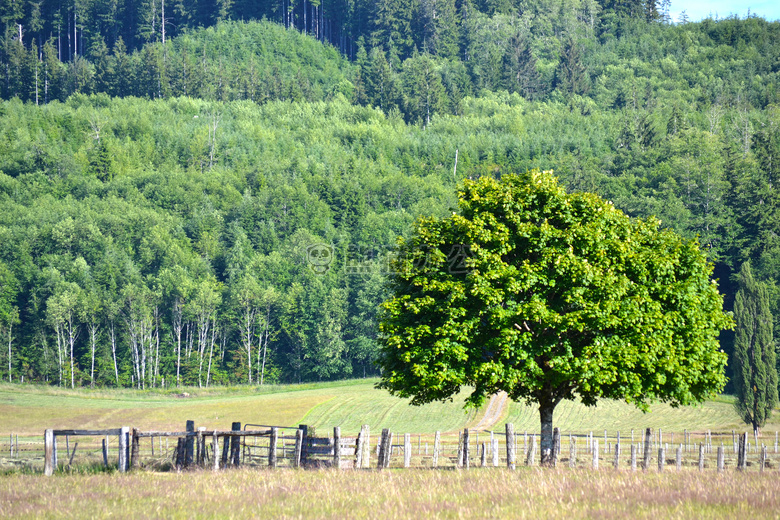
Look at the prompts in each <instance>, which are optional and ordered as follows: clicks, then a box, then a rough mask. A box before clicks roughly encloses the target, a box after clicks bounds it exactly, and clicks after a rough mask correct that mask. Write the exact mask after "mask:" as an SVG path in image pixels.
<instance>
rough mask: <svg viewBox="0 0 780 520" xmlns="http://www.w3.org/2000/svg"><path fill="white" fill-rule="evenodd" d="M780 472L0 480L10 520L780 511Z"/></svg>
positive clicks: (530, 471)
mask: <svg viewBox="0 0 780 520" xmlns="http://www.w3.org/2000/svg"><path fill="white" fill-rule="evenodd" d="M779 477H780V476H779V475H778V474H777V472H776V471H773V472H765V473H763V474H759V473H757V472H747V473H738V472H735V471H730V472H726V473H724V474H718V473H717V472H714V471H708V472H705V473H699V472H697V471H695V470H684V471H681V472H679V473H678V472H674V471H668V472H666V473H664V474H658V473H655V472H649V473H647V474H644V473H641V472H640V473H630V472H628V471H620V472H616V471H614V470H611V469H603V470H601V471H592V470H569V469H568V468H560V469H557V470H547V469H538V468H522V469H520V470H518V471H516V472H510V471H508V470H505V469H483V470H469V471H452V470H438V471H436V470H389V471H387V470H386V471H373V470H372V471H345V472H337V471H333V470H319V471H295V470H277V471H270V470H237V471H224V472H219V473H211V472H208V471H195V472H190V473H181V474H176V473H171V474H161V473H145V472H137V473H131V474H127V475H119V474H104V475H92V476H84V475H59V476H55V477H51V478H46V477H43V476H29V475H14V476H6V477H3V478H0V516H3V517H5V518H20V519H23V518H106V517H116V516H122V517H125V518H339V519H341V518H356V519H358V518H387V519H395V518H398V519H402V518H414V519H419V518H425V519H426V520H427V519H438V518H598V519H605V518H606V519H609V518H653V519H656V518H696V519H699V518H724V519H725V518H728V519H733V518H735V517H741V518H750V519H751V520H752V519H758V518H777V517H778V514H779V513H778V512H780V478H779Z"/></svg>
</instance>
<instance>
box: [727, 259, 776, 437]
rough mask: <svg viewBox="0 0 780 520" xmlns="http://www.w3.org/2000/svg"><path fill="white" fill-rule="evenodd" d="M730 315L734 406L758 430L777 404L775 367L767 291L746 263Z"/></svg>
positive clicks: (740, 274) (741, 270)
mask: <svg viewBox="0 0 780 520" xmlns="http://www.w3.org/2000/svg"><path fill="white" fill-rule="evenodd" d="M734 317H735V319H736V322H737V329H736V336H735V338H734V388H735V389H736V394H737V401H736V403H735V407H736V409H737V412H738V413H739V416H740V417H741V418H742V420H743V421H745V423H747V424H751V425H752V426H753V430H755V431H758V430H759V429H760V428H761V427H762V426H763V425H764V424H766V422H767V420H768V419H769V417H770V416H771V414H772V409H773V408H774V407H775V405H776V404H777V367H776V366H775V345H774V341H773V339H772V315H771V313H770V312H769V291H768V290H767V287H766V285H765V284H763V283H761V282H757V281H755V280H754V279H753V273H752V272H751V269H750V263H749V262H745V263H744V264H742V269H740V271H739V290H738V291H737V296H736V300H735V302H734Z"/></svg>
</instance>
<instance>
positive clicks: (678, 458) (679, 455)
mask: <svg viewBox="0 0 780 520" xmlns="http://www.w3.org/2000/svg"><path fill="white" fill-rule="evenodd" d="M674 462H675V464H676V466H677V471H680V470H681V469H682V444H680V445H679V446H677V455H676V457H675V460H674Z"/></svg>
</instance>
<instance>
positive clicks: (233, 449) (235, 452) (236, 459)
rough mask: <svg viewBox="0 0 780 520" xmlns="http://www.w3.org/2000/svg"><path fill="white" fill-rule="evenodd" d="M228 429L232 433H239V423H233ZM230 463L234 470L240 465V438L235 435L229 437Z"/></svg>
mask: <svg viewBox="0 0 780 520" xmlns="http://www.w3.org/2000/svg"><path fill="white" fill-rule="evenodd" d="M230 429H231V430H233V431H234V432H239V431H241V423H240V422H234V423H233V425H232V426H231V428H230ZM230 463H231V464H232V465H233V466H235V467H236V468H237V467H238V466H239V465H240V463H241V437H239V436H237V435H234V436H231V437H230Z"/></svg>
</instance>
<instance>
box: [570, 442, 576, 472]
mask: <svg viewBox="0 0 780 520" xmlns="http://www.w3.org/2000/svg"><path fill="white" fill-rule="evenodd" d="M569 467H570V468H576V467H577V441H575V440H574V437H572V436H571V435H569Z"/></svg>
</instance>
